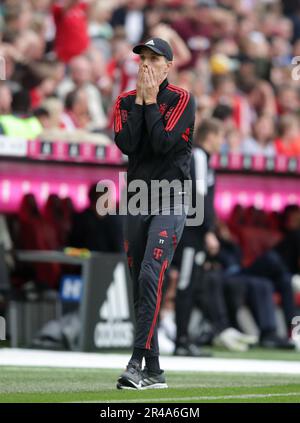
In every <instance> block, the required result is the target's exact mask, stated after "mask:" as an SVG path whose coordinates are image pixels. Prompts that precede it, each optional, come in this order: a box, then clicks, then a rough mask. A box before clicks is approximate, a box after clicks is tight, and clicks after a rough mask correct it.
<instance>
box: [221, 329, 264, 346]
mask: <svg viewBox="0 0 300 423" xmlns="http://www.w3.org/2000/svg"><path fill="white" fill-rule="evenodd" d="M229 329H230V332H231V334H232V336H235V337H236V339H237V340H239V342H242V343H244V344H247V345H255V344H257V343H258V336H257V335H248V334H246V333H243V332H240V331H239V330H237V329H235V328H228V329H227V330H229Z"/></svg>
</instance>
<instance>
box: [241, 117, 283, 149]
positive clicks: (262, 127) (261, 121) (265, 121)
mask: <svg viewBox="0 0 300 423" xmlns="http://www.w3.org/2000/svg"><path fill="white" fill-rule="evenodd" d="M274 135H275V125H274V121H273V118H272V117H271V116H270V115H262V116H260V117H259V118H258V119H257V120H256V122H255V123H254V125H253V137H249V138H246V139H244V140H243V142H242V146H241V149H242V153H243V154H246V155H251V156H255V155H261V156H269V157H270V156H274V155H275V154H276V152H275V148H274V144H273V141H274Z"/></svg>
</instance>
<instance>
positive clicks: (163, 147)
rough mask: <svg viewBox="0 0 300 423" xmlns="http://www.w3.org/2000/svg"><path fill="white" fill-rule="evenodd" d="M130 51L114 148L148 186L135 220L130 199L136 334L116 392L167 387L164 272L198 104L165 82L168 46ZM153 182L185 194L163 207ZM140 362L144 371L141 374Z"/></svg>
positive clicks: (179, 216) (179, 213) (128, 245)
mask: <svg viewBox="0 0 300 423" xmlns="http://www.w3.org/2000/svg"><path fill="white" fill-rule="evenodd" d="M133 52H134V53H136V54H139V55H140V65H139V73H138V79H137V87H136V90H134V91H130V92H127V93H125V94H122V95H120V96H119V97H118V99H117V101H116V105H115V112H114V129H115V142H116V144H117V146H118V147H119V148H120V150H121V151H122V152H123V153H124V154H127V155H128V160H129V163H128V172H127V187H129V184H130V183H131V182H132V181H142V182H144V183H145V185H146V187H147V190H146V191H147V193H146V195H145V198H144V199H146V200H147V207H144V208H143V207H142V209H143V212H142V213H140V214H135V213H131V211H132V210H131V208H130V199H131V200H133V195H132V193H130V192H128V211H127V217H126V224H125V237H124V238H125V251H126V253H127V258H128V266H129V269H130V274H131V277H132V281H133V294H134V308H135V317H136V331H135V339H134V346H133V354H132V357H131V358H130V360H129V363H128V365H127V368H126V370H125V371H124V372H123V374H122V375H121V376H120V377H119V379H118V383H117V387H118V388H119V389H148V388H167V384H166V380H165V376H164V372H163V370H161V369H160V364H159V347H158V337H157V319H158V314H159V309H160V303H161V296H162V286H163V281H164V276H165V272H166V270H167V268H168V266H169V265H170V263H171V261H172V258H173V255H174V251H175V248H176V246H177V243H178V242H179V240H180V238H181V235H182V231H183V228H184V225H185V221H186V216H187V212H186V208H185V207H184V206H183V203H185V204H186V202H185V201H184V194H185V192H184V185H185V184H184V181H189V180H190V159H191V151H192V136H193V130H194V119H195V102H194V99H193V97H192V96H191V94H189V93H188V92H187V91H186V90H184V89H181V88H179V87H176V86H174V85H172V84H169V82H168V80H167V75H168V73H169V70H170V68H171V66H172V64H173V52H172V49H171V47H170V45H169V44H168V43H167V42H166V41H164V40H162V39H160V38H152V39H150V40H149V41H147V42H146V43H143V44H139V45H137V46H135V47H134V49H133ZM152 181H158V182H160V181H167V182H169V183H172V182H174V181H176V183H177V182H179V185H180V188H178V186H179V185H178V184H177V185H176V187H177V188H176V189H174V190H173V191H172V192H170V191H169V192H168V194H169V200H170V205H169V206H161V204H160V203H161V201H162V200H165V198H163V197H164V196H163V194H162V193H161V191H160V190H158V192H154V193H153V191H151V189H150V185H151V183H152ZM128 191H129V190H128ZM150 193H151V195H150ZM164 194H165V193H164ZM157 200H158V201H159V205H158V207H155V204H157ZM143 204H144V202H143ZM152 206H154V208H152ZM150 210H151V212H150ZM153 211H154V212H153ZM143 359H145V364H146V366H145V368H144V369H143V370H142V362H143Z"/></svg>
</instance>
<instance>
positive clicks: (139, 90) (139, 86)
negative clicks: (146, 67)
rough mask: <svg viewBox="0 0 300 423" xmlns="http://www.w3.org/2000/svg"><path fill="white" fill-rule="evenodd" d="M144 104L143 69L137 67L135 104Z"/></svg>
mask: <svg viewBox="0 0 300 423" xmlns="http://www.w3.org/2000/svg"><path fill="white" fill-rule="evenodd" d="M143 102H144V71H143V67H142V66H140V67H139V72H138V77H137V81H136V98H135V103H136V104H140V105H141V106H142V105H143Z"/></svg>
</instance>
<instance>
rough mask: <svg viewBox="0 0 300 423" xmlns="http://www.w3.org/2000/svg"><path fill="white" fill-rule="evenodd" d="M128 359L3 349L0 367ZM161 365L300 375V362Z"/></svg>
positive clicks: (119, 365) (174, 360) (92, 364)
mask: <svg viewBox="0 0 300 423" xmlns="http://www.w3.org/2000/svg"><path fill="white" fill-rule="evenodd" d="M299 358H300V355H299ZM128 359H129V355H124V354H101V353H82V352H64V351H63V352H62V351H44V350H29V349H16V348H0V366H33V367H57V368H78V369H119V370H121V369H123V368H124V367H125V365H126V363H127V361H128ZM161 365H162V368H163V369H164V370H173V371H194V372H195V371H196V372H219V373H224V372H226V373H272V374H291V375H295V376H297V375H300V361H280V360H249V359H245V360H243V359H225V358H194V357H166V356H162V357H161Z"/></svg>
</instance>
